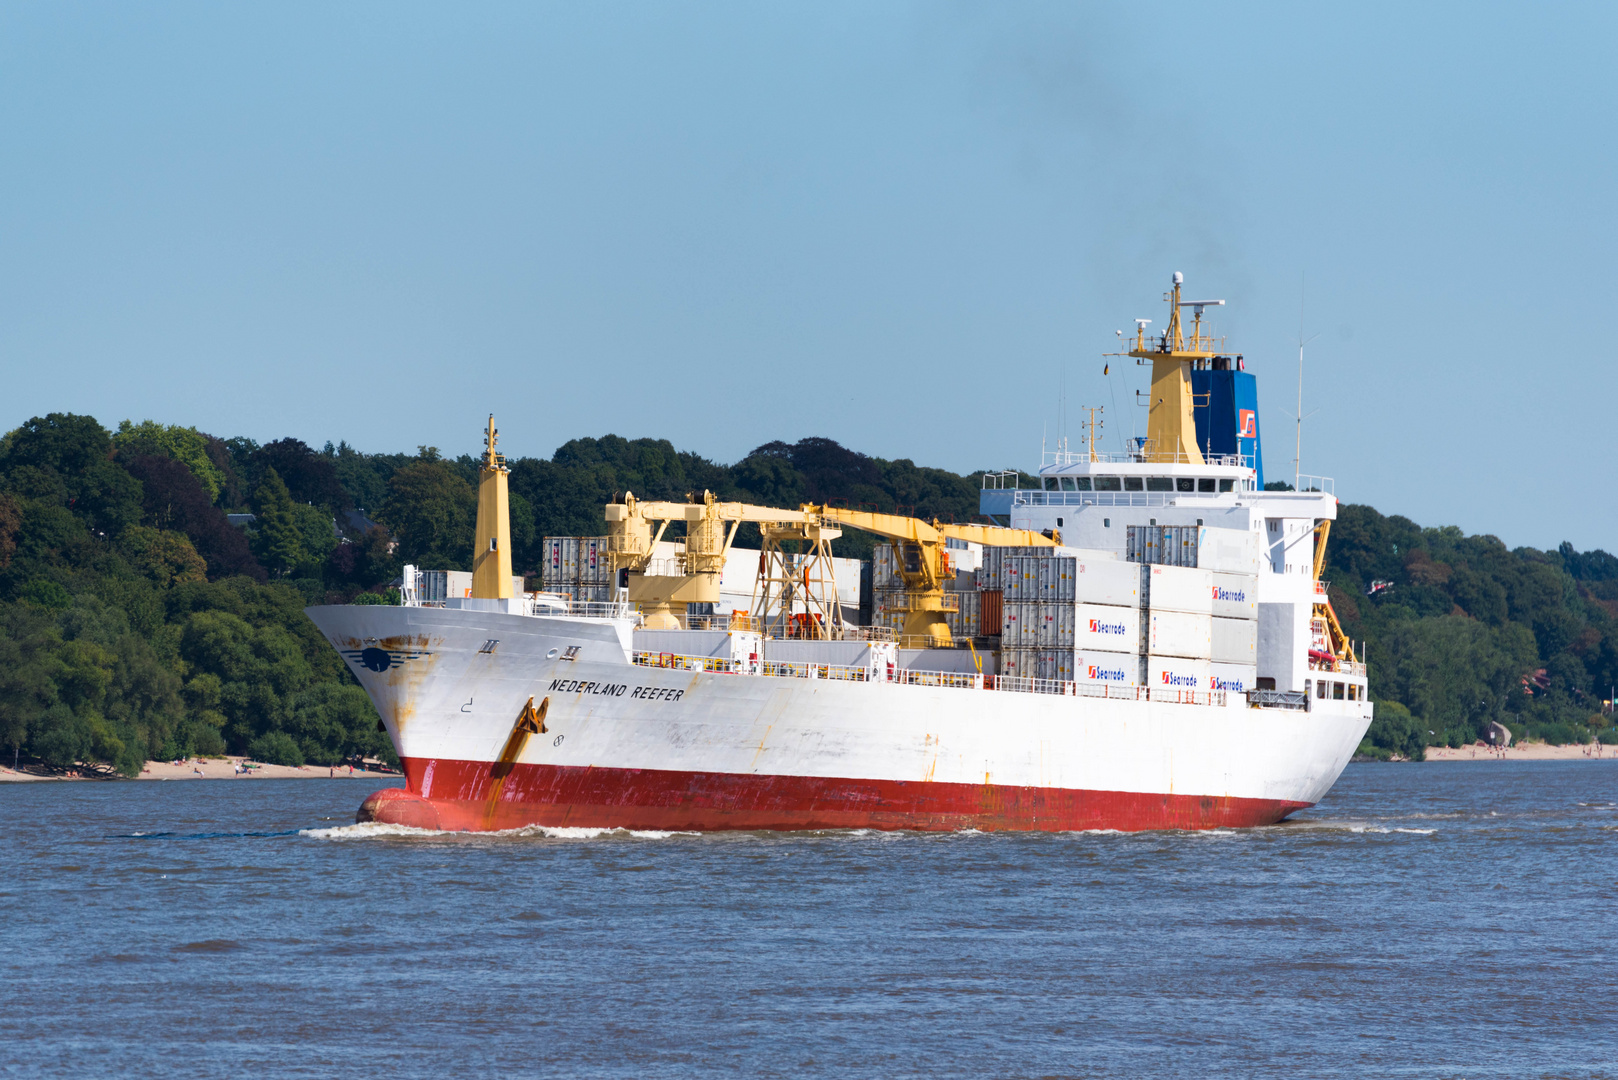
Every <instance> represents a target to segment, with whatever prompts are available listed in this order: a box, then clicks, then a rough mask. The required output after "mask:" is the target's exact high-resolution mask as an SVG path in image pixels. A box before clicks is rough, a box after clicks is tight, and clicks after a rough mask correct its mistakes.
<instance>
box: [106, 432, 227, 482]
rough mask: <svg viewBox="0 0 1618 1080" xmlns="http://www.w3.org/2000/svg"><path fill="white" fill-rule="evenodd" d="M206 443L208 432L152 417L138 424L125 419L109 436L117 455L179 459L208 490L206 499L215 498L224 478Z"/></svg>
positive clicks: (207, 441)
mask: <svg viewBox="0 0 1618 1080" xmlns="http://www.w3.org/2000/svg"><path fill="white" fill-rule="evenodd" d="M208 443H209V436H207V435H204V434H202V432H200V431H198V430H197V429H196V428H194V427H179V426H178V425H175V424H159V423H158V422H157V421H155V420H142V421H141V422H140V423H138V424H135V423H131V422H130V421H128V420H125V421H123V422H122V423H120V424H119V425H118V430H117V432H115V433H114V434H113V436H112V446H113V448H114V449H115V450H116V451H117V452H118V454H119V456H120V457H136V456H138V455H141V454H153V455H156V456H158V457H167V458H173V459H174V460H175V461H178V462H179V463H180V464H182V465H184V466H185V467H186V468H187V469H190V470H191V475H192V476H195V477H196V478H197V482H198V483H199V484H201V485H202V488H203V490H204V491H206V492H207V493H208V501H209V502H216V501H217V500H218V499H219V493H220V492H221V491H222V490H224V487H225V482H226V480H225V474H224V471H223V470H221V469H220V468H219V466H218V465H217V464H215V463H214V461H213V459H212V457H210V456H209V451H208Z"/></svg>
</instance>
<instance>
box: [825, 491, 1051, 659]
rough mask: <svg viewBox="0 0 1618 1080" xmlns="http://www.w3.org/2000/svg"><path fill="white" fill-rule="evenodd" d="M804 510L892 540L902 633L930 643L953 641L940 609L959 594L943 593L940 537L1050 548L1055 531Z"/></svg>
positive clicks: (954, 604)
mask: <svg viewBox="0 0 1618 1080" xmlns="http://www.w3.org/2000/svg"><path fill="white" fill-rule="evenodd" d="M803 510H804V513H806V514H810V515H813V516H814V517H815V518H818V519H819V520H821V521H825V522H834V523H836V524H838V525H841V526H844V527H846V528H850V529H858V530H860V531H861V532H868V533H874V534H875V535H877V536H882V537H886V538H887V539H889V540H892V541H893V542H894V555H895V558H894V567H895V569H896V570H897V571H898V573H899V576H900V578H901V579H902V580H903V581H904V583H905V598H904V600H903V601H902V604H903V610H904V612H905V623H904V629H903V631H901V632H902V633H903V635H904V636H905V638H907V639H911V640H915V639H918V638H920V639H924V640H927V641H929V642H930V643H931V644H933V645H937V646H948V645H951V644H953V643H954V641H953V639H952V638H951V636H950V632H949V623H948V622H947V621H946V620H945V618H944V616H945V614H946V613H948V612H951V611H958V610H960V608H959V605H960V599H959V597H957V596H956V594H954V593H950V592H946V591H945V589H944V584H945V582H947V581H948V580H949V579H950V578H951V577H953V576H954V574H955V571H954V569H953V567H952V566H951V561H950V555H949V549H948V547H947V546H946V544H945V541H946V540H965V541H968V542H970V543H975V544H987V545H988V546H990V547H1055V546H1056V545H1057V544H1058V543H1059V542H1060V536H1056V537H1051V536H1046V535H1044V534H1043V533H1036V532H1030V531H1028V530H1027V529H1006V528H1001V527H999V526H997V525H955V524H946V523H944V522H940V521H937V520H934V521H932V522H926V521H922V520H920V519H918V518H913V517H904V516H901V515H899V514H878V513H873V512H871V511H867V510H847V509H844V508H842V507H838V506H814V505H809V504H806V505H805V506H804V507H803Z"/></svg>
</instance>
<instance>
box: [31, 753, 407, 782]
mask: <svg viewBox="0 0 1618 1080" xmlns="http://www.w3.org/2000/svg"><path fill="white" fill-rule="evenodd" d="M248 760H249V759H247V758H240V757H226V758H191V759H190V760H188V761H185V762H182V763H180V764H178V765H177V764H175V763H174V762H172V761H148V762H147V763H146V767H145V768H144V769H142V770H141V773H140V779H142V780H287V779H298V780H348V779H354V780H361V779H370V780H388V779H394V780H397V779H400V776H399V774H398V773H385V772H376V771H375V770H369V769H354V770H352V771H351V770H350V769H349V767H348V766H347V765H340V766H337V767H336V768H331V767H328V766H325V765H301V766H298V767H296V768H294V767H292V766H290V765H263V764H260V763H258V762H252V767H251V768H250V769H248V770H247V771H246V772H243V771H241V767H242V765H243V764H244V763H247V762H248ZM83 779H101V777H81V776H40V775H38V774H37V773H29V772H19V771H17V770H14V769H12V768H10V767H9V766H0V783H4V782H6V781H22V782H27V781H30V780H83Z"/></svg>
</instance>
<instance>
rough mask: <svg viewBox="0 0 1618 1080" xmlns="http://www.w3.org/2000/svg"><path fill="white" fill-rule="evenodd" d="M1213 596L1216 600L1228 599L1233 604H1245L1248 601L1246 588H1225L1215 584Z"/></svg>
mask: <svg viewBox="0 0 1618 1080" xmlns="http://www.w3.org/2000/svg"><path fill="white" fill-rule="evenodd" d="M1213 598H1214V599H1215V600H1227V601H1229V602H1230V603H1232V604H1245V603H1247V591H1246V590H1245V589H1224V588H1220V587H1219V586H1218V585H1215V586H1214V587H1213Z"/></svg>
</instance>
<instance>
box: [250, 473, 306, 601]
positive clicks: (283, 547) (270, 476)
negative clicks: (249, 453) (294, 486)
mask: <svg viewBox="0 0 1618 1080" xmlns="http://www.w3.org/2000/svg"><path fill="white" fill-rule="evenodd" d="M253 513H254V515H255V520H254V522H253V554H254V555H255V556H257V557H258V561H259V562H260V563H261V564H262V565H263V566H264V568H265V569H266V570H268V571H269V572H270V573H272V574H277V575H285V574H287V573H289V572H290V571H291V570H293V569H294V568H296V567H297V566H298V565H299V564H300V563H302V562H304V561H305V558H306V549H305V548H304V543H303V528H302V523H301V522H300V520H299V515H298V513H297V510H296V508H295V507H294V506H293V503H292V496H291V495H289V494H287V486H286V485H285V484H283V483H281V477H280V476H279V475H277V474H276V471H275V470H274V469H265V470H264V477H263V479H261V480H260V481H259V483H258V487H257V488H255V489H254V491H253Z"/></svg>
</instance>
